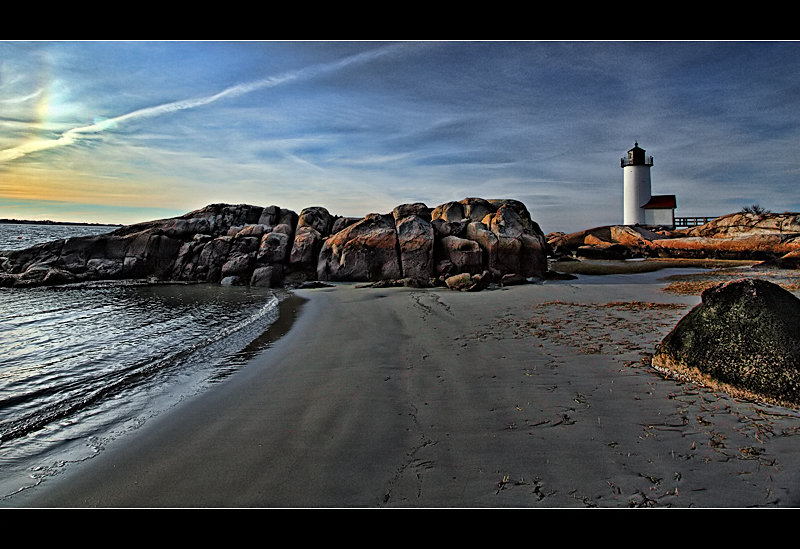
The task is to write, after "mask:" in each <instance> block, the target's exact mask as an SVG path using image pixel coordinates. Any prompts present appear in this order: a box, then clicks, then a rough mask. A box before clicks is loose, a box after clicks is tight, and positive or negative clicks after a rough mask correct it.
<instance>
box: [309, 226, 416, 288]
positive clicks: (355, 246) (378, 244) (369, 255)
mask: <svg viewBox="0 0 800 549" xmlns="http://www.w3.org/2000/svg"><path fill="white" fill-rule="evenodd" d="M317 278H318V279H319V280H329V281H354V282H374V281H377V280H396V279H399V278H402V275H401V270H400V258H399V256H398V245H397V232H396V231H395V225H394V217H393V216H392V215H391V214H389V215H381V214H377V213H373V214H369V215H367V216H366V217H365V218H364V219H362V220H361V221H359V222H358V223H355V224H353V225H350V226H349V227H347V228H346V229H344V230H342V231H339V232H338V233H336V234H334V235H333V236H331V237H330V238H328V239H327V240H325V242H324V243H323V245H322V249H321V250H320V252H319V260H318V262H317Z"/></svg>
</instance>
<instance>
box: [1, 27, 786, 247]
mask: <svg viewBox="0 0 800 549" xmlns="http://www.w3.org/2000/svg"><path fill="white" fill-rule="evenodd" d="M634 142H638V144H639V146H640V147H642V148H644V149H645V150H646V151H647V154H648V155H652V156H653V157H654V165H653V167H652V169H651V178H652V192H653V194H675V195H676V196H677V209H676V212H675V214H676V215H677V216H717V215H724V214H727V213H732V212H736V211H739V210H740V209H741V208H742V207H744V206H749V205H752V204H759V205H760V206H762V207H764V208H767V209H769V210H772V211H775V212H783V211H800V193H798V192H797V190H796V189H797V180H798V172H799V171H800V42H791V41H790V42H765V41H744V42H728V41H696V42H695V41H664V42H631V41H608V42H606V41H574V42H573V41H541V42H539V41H490V42H484V41H431V42H427V41H408V42H380V41H378V42H373V41H354V42H346V41H309V42H297V41H275V42H268V41H265V42H261V41H242V42H237V41H218V42H216V41H191V42H176V41H153V42H144V41H131V42H121V41H85V42H84V41H63V42H59V41H34V42H21V41H9V42H0V218H13V219H39V220H44V219H49V220H53V221H84V222H92V223H123V224H128V223H135V222H140V221H148V220H153V219H162V218H167V217H173V216H178V215H183V214H184V213H187V212H189V211H192V210H195V209H198V208H201V207H203V206H205V205H207V204H212V203H219V202H223V203H229V204H243V203H246V204H254V205H259V206H269V205H277V206H280V207H283V208H289V209H293V210H295V211H297V212H300V210H302V209H303V208H305V207H309V206H324V207H325V208H327V209H328V210H329V211H330V212H331V213H332V214H334V215H343V216H353V217H362V216H364V215H366V214H368V213H373V212H377V213H388V212H390V211H391V210H392V208H394V207H395V206H397V205H399V204H403V203H408V202H424V203H426V204H427V205H428V206H430V207H434V206H436V205H438V204H442V203H444V202H448V201H454V200H461V199H463V198H466V197H481V198H487V199H491V198H513V199H517V200H521V201H522V202H524V203H525V205H526V206H527V208H528V210H529V211H530V212H531V215H532V217H533V219H534V220H536V221H537V222H538V223H539V225H540V226H541V228H542V230H543V231H544V232H545V233H549V232H554V231H565V232H571V231H577V230H581V229H585V228H590V227H596V226H600V225H608V224H618V223H621V222H622V202H623V195H622V169H621V168H620V158H621V157H623V156H626V153H627V151H628V149H630V148H631V147H632V146H633V144H634Z"/></svg>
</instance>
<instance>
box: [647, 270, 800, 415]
mask: <svg viewBox="0 0 800 549" xmlns="http://www.w3.org/2000/svg"><path fill="white" fill-rule="evenodd" d="M701 297H702V302H701V303H700V304H699V305H698V306H696V307H695V308H694V309H692V310H691V311H690V312H689V313H688V314H687V315H686V316H685V317H684V318H683V319H681V320H680V322H678V324H677V325H676V326H675V328H674V329H673V330H672V331H671V332H670V333H669V334H668V335H667V336H666V337H665V338H664V340H663V341H662V342H661V343H660V344H659V346H658V348H657V349H656V352H655V354H654V356H653V361H652V362H653V366H654V367H655V368H657V369H658V370H660V371H662V372H665V373H668V374H672V375H675V376H677V377H682V378H688V379H694V380H699V381H701V382H703V383H707V384H709V385H711V386H713V387H718V388H721V389H723V390H727V391H729V392H731V393H732V394H734V395H735V396H743V397H746V398H755V399H766V400H770V401H774V402H778V403H790V404H792V405H800V299H798V298H797V297H795V296H794V295H793V294H792V293H791V292H788V291H786V290H784V289H783V288H781V287H780V286H778V285H777V284H773V283H771V282H767V281H764V280H759V279H743V280H737V281H733V282H729V283H725V284H720V285H718V286H715V287H713V288H710V289H708V290H706V291H704V292H703V294H702V296H701Z"/></svg>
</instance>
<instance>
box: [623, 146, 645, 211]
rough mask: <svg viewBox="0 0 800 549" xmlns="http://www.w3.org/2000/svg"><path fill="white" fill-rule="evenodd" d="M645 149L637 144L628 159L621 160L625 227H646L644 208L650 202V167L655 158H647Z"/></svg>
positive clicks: (629, 152)
mask: <svg viewBox="0 0 800 549" xmlns="http://www.w3.org/2000/svg"><path fill="white" fill-rule="evenodd" d="M644 152H645V151H644V149H641V148H639V143H638V142H636V143H634V145H633V148H632V149H631V150H629V151H628V157H627V158H622V159H621V160H620V165H621V167H622V169H623V170H624V172H623V194H624V204H625V205H624V210H623V214H622V223H623V225H636V224H639V225H645V224H646V223H647V220H646V218H645V212H646V210H645V208H644V206H645V205H647V204H648V203H649V202H650V198H651V194H650V167H651V166H652V165H653V157H652V156H649V157H646V158H645V155H644Z"/></svg>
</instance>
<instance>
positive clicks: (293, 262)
mask: <svg viewBox="0 0 800 549" xmlns="http://www.w3.org/2000/svg"><path fill="white" fill-rule="evenodd" d="M546 256H547V243H546V241H545V237H544V234H543V233H542V231H541V229H540V228H539V226H538V225H537V224H536V223H535V222H534V221H533V220H532V219H531V217H530V214H529V212H528V210H527V208H526V207H525V205H524V204H522V203H521V202H519V201H516V200H484V199H480V198H466V199H464V200H462V201H460V202H448V203H446V204H442V205H440V206H437V207H436V208H429V207H427V206H426V205H425V204H423V203H419V202H417V203H410V204H401V205H400V206H397V207H396V208H394V210H393V211H392V213H390V214H377V213H373V214H369V215H367V216H365V217H364V218H361V219H357V218H352V217H339V216H334V215H332V214H331V213H330V212H329V211H328V210H327V209H325V208H323V207H319V206H315V207H309V208H305V209H303V210H302V211H301V212H300V214H299V215H298V214H296V213H295V212H293V211H291V210H287V209H283V208H280V207H278V206H267V207H259V206H252V205H246V204H241V205H229V204H212V205H209V206H207V207H205V208H202V209H200V210H196V211H194V212H190V213H188V214H186V215H183V216H180V217H176V218H170V219H162V220H156V221H150V222H147V223H140V224H136V225H130V226H127V227H122V228H120V229H118V230H115V231H112V232H110V233H107V234H104V235H99V236H92V237H82V238H71V239H66V240H59V241H55V242H49V243H47V244H41V245H38V246H34V247H32V248H28V249H26V250H18V251H12V252H5V253H2V252H0V285H3V286H32V285H42V284H63V283H69V282H79V281H86V280H98V279H125V278H155V279H159V280H173V281H190V282H214V283H224V284H251V285H255V286H275V285H278V284H285V283H287V282H288V283H291V284H295V283H298V284H299V283H302V282H304V281H309V280H317V279H318V280H330V281H369V282H377V281H398V280H401V281H404V282H403V283H404V284H406V285H411V286H415V287H420V286H430V285H431V284H442V285H446V283H445V280H446V279H447V278H448V277H451V276H454V275H461V274H465V275H467V276H468V277H469V280H468V281H467V279H466V277H461V280H462V282H465V281H467V282H469V283H468V284H461V285H459V286H458V287H459V288H465V289H466V288H468V289H471V290H473V291H474V290H476V289H480V288H483V287H486V285H487V284H489V283H490V282H497V283H502V284H505V283H513V282H524V281H526V280H529V279H531V278H536V277H538V278H543V277H544V276H545V275H546V274H547V263H546V260H547V258H546Z"/></svg>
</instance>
